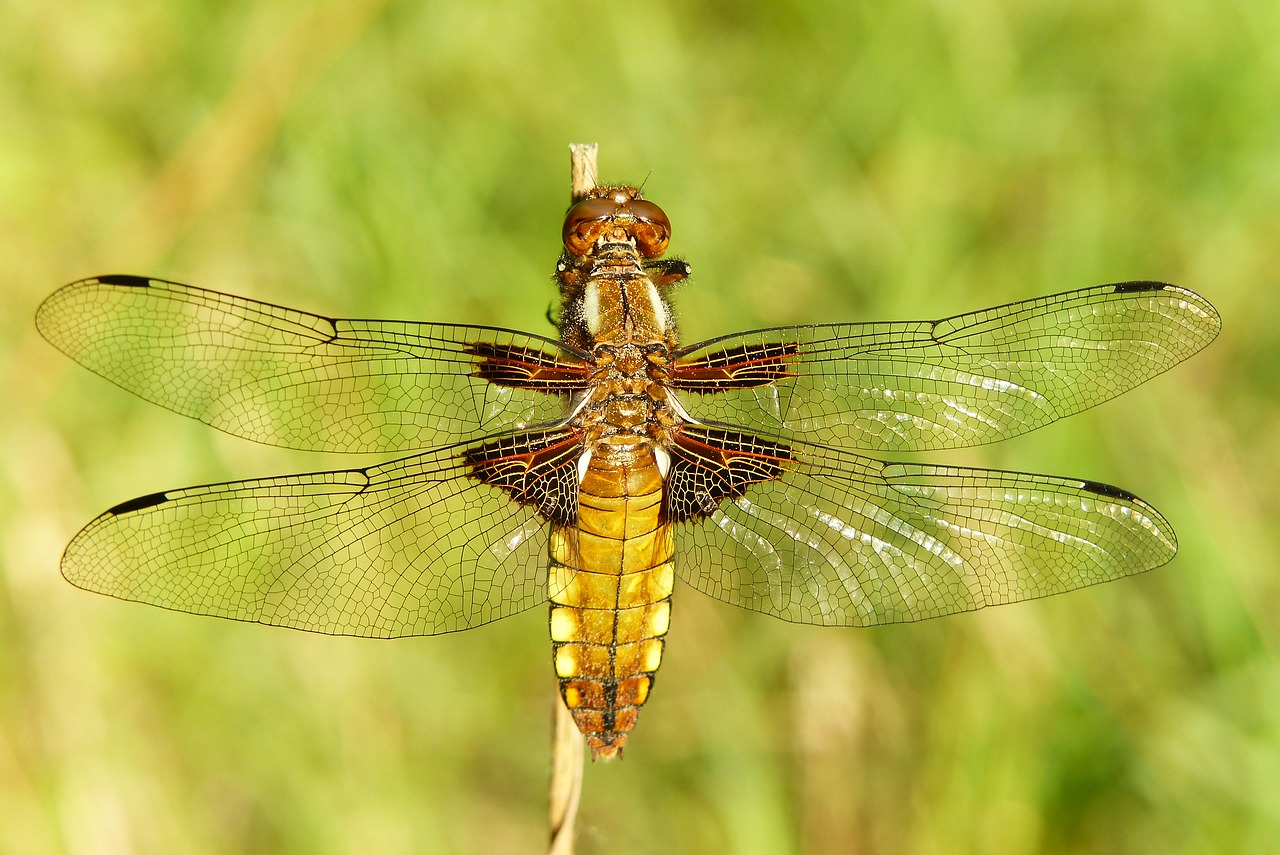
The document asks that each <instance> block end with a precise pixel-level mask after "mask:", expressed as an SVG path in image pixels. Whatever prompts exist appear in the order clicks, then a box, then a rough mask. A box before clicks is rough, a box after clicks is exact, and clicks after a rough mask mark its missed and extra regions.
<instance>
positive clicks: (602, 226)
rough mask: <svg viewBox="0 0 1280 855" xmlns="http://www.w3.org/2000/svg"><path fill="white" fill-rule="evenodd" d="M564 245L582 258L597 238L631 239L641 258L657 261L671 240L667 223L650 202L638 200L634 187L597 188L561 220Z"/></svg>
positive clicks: (664, 217)
mask: <svg viewBox="0 0 1280 855" xmlns="http://www.w3.org/2000/svg"><path fill="white" fill-rule="evenodd" d="M561 237H562V238H563V239H564V246H565V249H567V250H568V251H569V252H570V253H571V254H573V255H575V256H579V257H580V256H584V255H586V254H587V253H589V252H590V251H591V248H592V247H593V246H595V245H596V242H597V241H599V240H600V239H601V238H608V239H610V240H615V241H625V240H634V241H635V246H636V249H637V250H638V251H639V253H640V255H642V256H643V257H645V258H657V257H658V256H660V255H662V254H663V253H664V252H666V251H667V244H668V243H670V241H671V221H670V220H668V219H667V215H666V214H664V213H663V212H662V209H661V208H659V207H658V206H657V205H655V204H654V203H652V202H650V201H648V200H646V199H642V198H640V191H639V190H637V189H636V188H634V187H625V186H616V187H607V186H602V187H597V188H596V189H595V190H593V191H591V195H590V196H588V197H587V198H585V199H583V200H582V201H580V202H578V203H577V204H575V205H574V206H573V207H572V208H570V209H569V212H568V213H567V214H565V217H564V229H563V231H562V232H561Z"/></svg>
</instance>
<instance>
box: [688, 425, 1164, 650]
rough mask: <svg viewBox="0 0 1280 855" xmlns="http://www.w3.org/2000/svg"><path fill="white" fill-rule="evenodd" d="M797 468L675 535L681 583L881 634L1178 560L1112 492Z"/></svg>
mask: <svg viewBox="0 0 1280 855" xmlns="http://www.w3.org/2000/svg"><path fill="white" fill-rule="evenodd" d="M791 454H792V459H790V460H784V459H778V460H776V461H775V462H776V464H777V465H778V466H781V467H782V468H783V470H784V473H783V474H782V476H781V480H775V481H765V482H761V483H755V484H751V485H750V486H749V487H747V488H746V489H745V491H743V492H741V494H740V495H738V496H737V497H736V498H734V499H732V500H727V501H724V502H722V503H721V504H720V507H719V508H718V509H717V510H716V511H715V512H714V513H713V514H712V515H711V516H710V517H708V518H704V519H702V520H699V521H697V522H690V523H688V524H685V525H683V526H679V527H677V535H676V537H677V549H679V550H681V551H679V552H677V555H683V556H685V558H684V562H683V563H681V564H677V568H678V573H679V575H680V576H681V578H683V579H684V580H685V581H686V582H688V583H689V584H690V585H692V586H693V587H695V588H697V589H698V590H700V591H702V592H703V593H705V594H709V595H711V596H712V597H715V598H716V599H719V600H723V601H725V602H727V603H732V604H734V605H738V606H742V607H744V608H748V609H752V610H753V611H758V612H763V613H765V614H769V615H773V616H775V617H779V618H782V619H784V620H789V621H795V622H797V623H812V624H822V625H826V626H873V625H876V624H886V623H898V622H903V621H916V620H924V619H926V618H933V617H938V616H940V615H949V614H954V613H957V612H964V611H971V610H974V609H980V608H983V607H985V606H992V605H999V604H1003V603H1013V602H1018V601H1020V600H1029V599H1034V598H1036V597H1046V596H1049V595H1051V594H1057V593H1061V592H1063V591H1070V590H1073V589H1075V588H1082V587H1084V586H1086V585H1093V584H1096V583H1098V582H1106V581H1108V580H1111V579H1118V578H1120V577H1122V576H1129V575H1133V574H1135V573H1141V572H1144V571H1146V570H1150V569H1152V568H1155V567H1159V566H1160V565H1162V564H1164V563H1166V562H1167V561H1169V560H1170V559H1172V558H1173V556H1174V553H1176V552H1177V548H1178V547H1177V540H1176V538H1175V537H1174V533H1173V529H1172V528H1171V527H1170V525H1169V523H1168V522H1166V521H1165V519H1164V518H1163V517H1161V516H1160V514H1159V512H1157V511H1156V510H1155V509H1154V508H1152V507H1151V506H1150V505H1148V504H1147V503H1145V502H1143V501H1142V500H1141V499H1139V498H1137V497H1136V496H1133V495H1131V494H1129V493H1127V492H1125V491H1123V490H1120V489H1118V488H1115V487H1109V486H1106V485H1103V484H1096V483H1093V482H1086V481H1073V480H1069V479H1066V478H1055V477H1051V476H1048V475H1028V474H1023V473H1020V472H1001V471H988V470H982V469H965V468H959V467H946V466H924V465H917V464H905V463H886V462H882V461H878V460H872V459H870V458H866V457H860V456H858V455H854V454H848V453H844V452H840V451H835V450H831V449H824V448H816V447H811V446H796V447H795V448H793V449H791Z"/></svg>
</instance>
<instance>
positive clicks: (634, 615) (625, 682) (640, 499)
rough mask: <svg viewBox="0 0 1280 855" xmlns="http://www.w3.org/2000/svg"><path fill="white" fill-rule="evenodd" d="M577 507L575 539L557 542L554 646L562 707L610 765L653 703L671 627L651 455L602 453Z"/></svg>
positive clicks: (666, 550)
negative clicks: (643, 711)
mask: <svg viewBox="0 0 1280 855" xmlns="http://www.w3.org/2000/svg"><path fill="white" fill-rule="evenodd" d="M578 502H579V511H578V526H577V529H576V531H572V530H566V529H565V528H563V527H560V526H557V527H556V528H555V529H554V530H553V532H552V537H551V580H552V589H553V590H555V591H556V593H554V594H553V595H552V598H551V602H552V606H551V641H552V645H553V656H554V661H555V668H556V676H557V677H559V678H560V693H561V695H562V696H563V697H564V701H565V704H566V705H567V706H568V707H569V709H570V710H571V711H572V712H573V718H574V721H576V722H577V724H578V728H579V730H581V731H582V733H583V735H584V736H586V738H587V744H588V745H589V746H590V747H591V752H592V754H594V755H595V756H596V757H612V756H613V755H614V754H616V753H617V752H618V751H619V750H620V749H621V747H622V746H623V745H624V744H625V742H626V738H627V733H628V732H629V731H630V730H631V728H632V727H634V726H635V722H636V715H637V714H638V713H639V710H640V706H641V705H642V704H643V703H644V702H645V700H646V699H647V698H648V697H649V689H650V687H651V686H652V685H653V673H654V671H656V670H657V669H658V665H659V663H660V662H661V661H662V646H663V636H665V635H666V634H667V627H668V626H669V625H670V622H671V589H672V585H673V583H674V581H675V570H674V568H673V566H672V562H671V555H672V543H671V526H670V525H669V524H667V523H664V522H663V521H662V519H661V508H662V476H661V474H660V472H659V470H658V465H657V462H656V460H655V458H654V454H653V450H652V449H651V448H650V447H649V446H648V445H647V444H644V443H639V444H634V445H620V446H616V447H615V448H613V449H609V448H603V449H601V450H599V451H597V453H595V454H594V455H592V458H591V463H590V466H589V468H588V469H587V473H586V476H585V477H584V478H583V480H582V483H581V485H580V486H579V488H578ZM575 540H576V550H575V549H574V548H573V547H572V545H573V544H574V542H575ZM575 553H576V554H575Z"/></svg>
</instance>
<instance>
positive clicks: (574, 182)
mask: <svg viewBox="0 0 1280 855" xmlns="http://www.w3.org/2000/svg"><path fill="white" fill-rule="evenodd" d="M599 151H600V145H599V144H598V143H570V144H569V181H570V184H569V192H570V195H571V196H572V198H573V201H575V202H577V201H579V200H581V199H582V198H583V197H584V196H586V195H587V194H588V193H590V192H591V191H592V190H594V189H596V184H597V183H598V182H597V181H596V178H597V176H598V175H599V173H598V172H597V171H596V155H597V154H598V153H599Z"/></svg>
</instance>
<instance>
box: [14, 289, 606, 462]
mask: <svg viewBox="0 0 1280 855" xmlns="http://www.w3.org/2000/svg"><path fill="white" fill-rule="evenodd" d="M36 324H37V326H38V327H39V329H40V332H41V333H42V334H43V335H44V336H45V338H47V339H48V340H49V341H50V342H51V343H52V344H53V345H54V346H55V347H57V348H59V349H60V350H62V351H63V352H65V353H66V354H67V355H69V356H70V357H72V358H73V359H75V360H76V361H77V362H79V363H81V364H82V365H84V366H85V367H86V368H89V369H90V370H92V371H95V372H97V373H98V374H100V375H102V376H103V377H105V378H107V379H108V380H110V381H112V382H113V383H116V384H117V385H119V386H122V387H123V388H125V389H127V390H129V391H130V392H133V393H134V394H135V395H138V396H140V397H142V398H145V399H146V400H148V401H151V402H153V403H156V404H159V405H160V406H162V407H167V408H168V409H170V410H173V411H175V412H178V413H181V414H183V415H186V416H191V417H193V418H196V419H199V420H200V421H203V422H205V423H206V424H209V425H212V426H213V427H216V428H218V429H220V430H224V431H226V432H227V433H230V434H234V435H236V436H240V437H245V438H246V439H251V440H255V441H257V442H263V443H267V444H269V445H279V446H284V447H287V448H297V449H303V450H313V451H353V452H382V451H410V450H421V449H425V448H434V447H437V446H441V445H446V444H450V443H454V442H462V441H467V440H471V439H474V438H477V437H480V436H483V435H486V434H491V433H495V432H499V431H503V430H507V429H511V428H513V427H515V426H517V425H527V424H542V423H546V422H551V421H554V420H556V419H557V418H559V417H560V416H561V415H562V414H563V413H564V411H565V407H566V402H567V400H568V397H567V396H568V395H569V394H571V393H572V392H573V391H575V390H576V389H577V388H580V387H581V386H582V385H584V384H585V373H584V371H583V369H582V368H581V362H580V360H581V357H582V354H578V353H576V352H574V351H571V350H569V349H567V348H565V347H564V346H563V345H561V344H559V343H557V342H555V341H552V340H550V339H545V338H542V337H540V336H535V335H529V334H527V333H519V332H512V331H509V330H501V329H495V328H491V327H474V326H460V325H446V324H428V323H414V322H410V321H368V320H340V319H331V318H326V317H322V316H320V315H312V314H308V313H306V312H299V311H295V310H293V309H286V308H282V307H279V306H274V305H271V304H269V303H259V302H256V301H253V300H246V299H243V298H241V297H234V296H230V295H227V294H219V293H217V292H214V291H205V290H202V289H199V288H192V287H190V286H187V285H179V284H177V283H174V282H164V281H161V280H158V279H140V278H136V277H124V276H109V277H99V278H97V279H86V280H83V281H81V282H75V283H72V284H71V285H67V286H66V287H64V288H61V289H60V290H58V291H57V292H55V293H54V294H53V295H52V296H50V297H49V299H48V300H46V301H45V302H44V304H43V305H42V306H41V307H40V310H39V312H38V313H37V315H36ZM495 366H496V367H495ZM482 374H490V375H494V374H500V377H499V378H498V379H500V380H502V381H504V382H491V378H490V377H487V376H481V375H482Z"/></svg>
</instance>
